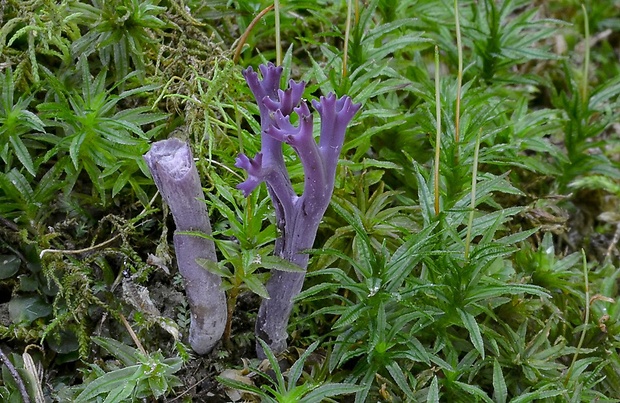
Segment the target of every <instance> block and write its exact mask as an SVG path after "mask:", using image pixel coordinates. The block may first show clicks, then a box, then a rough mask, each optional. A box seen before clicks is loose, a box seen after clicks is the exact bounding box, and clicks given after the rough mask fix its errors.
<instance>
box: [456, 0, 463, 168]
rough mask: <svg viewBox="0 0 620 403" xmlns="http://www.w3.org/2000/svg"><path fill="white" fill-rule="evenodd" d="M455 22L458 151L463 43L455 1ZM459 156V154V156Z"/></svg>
mask: <svg viewBox="0 0 620 403" xmlns="http://www.w3.org/2000/svg"><path fill="white" fill-rule="evenodd" d="M454 22H455V26H456V51H457V55H458V72H457V76H456V79H457V84H456V110H455V112H454V113H455V115H456V117H455V122H454V141H455V142H456V147H457V148H456V149H457V150H458V147H459V141H460V121H461V87H462V86H463V43H462V42H461V24H460V22H459V2H458V0H454ZM457 156H458V154H457Z"/></svg>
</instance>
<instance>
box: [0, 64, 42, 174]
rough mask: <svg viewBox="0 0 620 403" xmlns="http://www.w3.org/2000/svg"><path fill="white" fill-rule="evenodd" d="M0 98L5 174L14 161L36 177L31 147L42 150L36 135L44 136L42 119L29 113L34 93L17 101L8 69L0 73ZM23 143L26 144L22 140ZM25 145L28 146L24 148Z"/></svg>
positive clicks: (21, 96) (2, 152)
mask: <svg viewBox="0 0 620 403" xmlns="http://www.w3.org/2000/svg"><path fill="white" fill-rule="evenodd" d="M0 82H1V83H2V84H1V85H2V86H1V87H0V98H1V99H2V103H1V105H2V107H1V108H0V144H2V150H0V157H1V158H2V160H3V161H4V164H5V168H4V173H5V174H6V173H7V172H8V171H9V170H10V169H11V167H14V166H15V164H14V162H13V159H14V158H17V159H18V161H19V162H20V163H21V165H22V166H23V167H24V168H25V169H26V171H28V173H29V174H30V175H31V176H35V175H36V174H37V168H38V164H35V162H34V161H33V158H32V155H31V154H30V151H29V149H28V148H29V147H28V146H30V148H37V147H38V148H41V144H40V142H39V141H37V136H40V135H42V134H43V133H45V127H44V125H43V122H42V121H41V119H40V118H39V117H38V116H37V115H35V114H34V113H32V111H30V110H29V108H30V107H31V103H32V100H33V98H34V94H30V95H26V94H23V95H19V98H18V99H15V98H16V95H18V94H16V89H15V83H14V81H13V71H12V69H11V68H8V69H6V70H5V71H4V72H3V73H0ZM24 140H25V141H24ZM26 144H28V146H27V145H26Z"/></svg>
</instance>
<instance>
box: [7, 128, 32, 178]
mask: <svg viewBox="0 0 620 403" xmlns="http://www.w3.org/2000/svg"><path fill="white" fill-rule="evenodd" d="M9 141H10V142H11V145H12V146H13V150H14V151H15V155H16V156H17V159H18V160H19V162H21V163H22V165H23V166H24V168H26V170H27V171H28V172H29V173H30V175H32V176H35V175H36V174H37V173H36V169H35V167H34V162H32V157H31V156H30V153H29V152H28V148H27V147H26V145H25V144H24V142H23V141H22V139H21V138H20V137H19V135H13V136H10V137H9Z"/></svg>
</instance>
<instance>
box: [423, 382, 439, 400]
mask: <svg viewBox="0 0 620 403" xmlns="http://www.w3.org/2000/svg"><path fill="white" fill-rule="evenodd" d="M426 403H439V384H438V383H437V375H435V376H433V380H432V381H431V386H430V387H429V388H428V394H427V395H426Z"/></svg>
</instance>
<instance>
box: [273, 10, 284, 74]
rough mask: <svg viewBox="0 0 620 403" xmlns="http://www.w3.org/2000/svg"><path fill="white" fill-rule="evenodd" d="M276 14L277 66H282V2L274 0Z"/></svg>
mask: <svg viewBox="0 0 620 403" xmlns="http://www.w3.org/2000/svg"><path fill="white" fill-rule="evenodd" d="M273 9H274V11H275V13H276V66H279V65H281V64H282V39H281V38H280V0H273Z"/></svg>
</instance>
